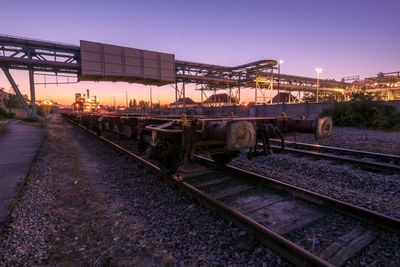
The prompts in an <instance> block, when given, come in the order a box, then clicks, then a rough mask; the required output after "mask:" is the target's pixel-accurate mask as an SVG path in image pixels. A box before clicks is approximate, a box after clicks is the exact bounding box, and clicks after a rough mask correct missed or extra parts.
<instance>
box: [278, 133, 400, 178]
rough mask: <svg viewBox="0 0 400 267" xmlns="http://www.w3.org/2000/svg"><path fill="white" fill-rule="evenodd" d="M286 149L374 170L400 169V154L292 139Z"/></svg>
mask: <svg viewBox="0 0 400 267" xmlns="http://www.w3.org/2000/svg"><path fill="white" fill-rule="evenodd" d="M270 141H271V144H272V145H271V147H272V149H276V150H277V149H279V146H277V145H273V144H278V143H279V144H280V141H279V140H274V139H272V140H270ZM285 151H286V152H288V153H295V154H300V155H306V156H312V157H318V158H323V159H328V160H334V161H341V162H346V163H350V164H356V165H359V166H362V167H365V168H367V169H372V170H377V169H378V170H384V171H387V172H388V171H389V172H399V171H400V156H398V155H390V154H383V153H376V152H369V151H361V150H354V149H346V148H340V147H331V146H323V145H317V144H307V143H301V142H290V141H285Z"/></svg>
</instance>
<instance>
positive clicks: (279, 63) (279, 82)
mask: <svg viewBox="0 0 400 267" xmlns="http://www.w3.org/2000/svg"><path fill="white" fill-rule="evenodd" d="M281 64H283V60H281V59H280V60H279V61H278V104H280V99H279V98H280V96H279V86H280V84H281V79H280V76H281ZM271 102H272V101H271Z"/></svg>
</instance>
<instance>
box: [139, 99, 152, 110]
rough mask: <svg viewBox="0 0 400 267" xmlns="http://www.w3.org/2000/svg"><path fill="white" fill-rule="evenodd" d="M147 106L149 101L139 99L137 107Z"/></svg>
mask: <svg viewBox="0 0 400 267" xmlns="http://www.w3.org/2000/svg"><path fill="white" fill-rule="evenodd" d="M148 107H150V104H149V102H147V101H144V100H140V101H139V108H148Z"/></svg>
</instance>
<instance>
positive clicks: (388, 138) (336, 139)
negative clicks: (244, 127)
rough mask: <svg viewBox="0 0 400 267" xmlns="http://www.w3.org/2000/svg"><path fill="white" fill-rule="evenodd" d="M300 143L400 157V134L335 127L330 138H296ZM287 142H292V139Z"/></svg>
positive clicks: (306, 136) (300, 136)
mask: <svg viewBox="0 0 400 267" xmlns="http://www.w3.org/2000/svg"><path fill="white" fill-rule="evenodd" d="M296 139H297V141H298V142H304V143H312V144H320V145H326V146H336V147H343V148H349V149H358V150H366V151H372V152H379V153H386V154H395V155H400V133H398V132H383V131H375V130H366V129H359V128H344V127H333V131H332V135H331V136H330V137H329V138H323V139H319V140H315V139H314V136H313V135H311V134H303V135H299V136H297V137H296ZM287 140H289V141H292V140H293V138H292V137H288V138H287Z"/></svg>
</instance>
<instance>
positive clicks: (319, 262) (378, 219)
mask: <svg viewBox="0 0 400 267" xmlns="http://www.w3.org/2000/svg"><path fill="white" fill-rule="evenodd" d="M67 120H68V121H71V120H69V119H67ZM71 122H73V123H74V124H76V125H78V126H79V127H81V128H82V129H84V130H87V131H89V132H90V133H92V134H93V135H95V136H97V137H98V138H100V139H101V140H102V141H104V142H105V143H107V144H110V145H111V146H113V147H115V148H117V149H118V150H120V151H122V152H124V153H126V154H127V155H129V156H132V157H133V158H135V159H137V160H139V161H140V162H141V163H143V164H144V165H145V166H148V167H150V168H151V169H153V170H155V171H156V172H157V173H160V171H161V170H160V168H159V167H157V166H156V165H154V164H152V163H151V162H148V161H147V160H145V159H143V158H142V157H140V156H138V155H136V154H134V153H132V152H131V151H129V150H127V149H125V148H123V147H121V146H120V145H118V144H116V143H114V142H113V141H111V140H109V139H107V138H104V137H102V136H98V135H97V134H96V133H95V132H93V131H91V130H89V129H87V128H86V127H84V126H82V125H79V124H78V123H76V122H74V121H71ZM197 159H198V160H199V161H200V162H203V163H205V164H213V163H214V162H213V161H212V160H211V159H208V158H205V157H202V156H197ZM222 169H223V170H224V171H226V172H228V173H231V174H233V175H234V176H235V177H240V178H245V179H247V180H249V181H251V182H255V183H258V184H262V185H264V186H268V187H270V188H273V189H276V190H279V191H285V192H288V193H289V194H290V195H292V196H295V197H300V198H302V199H305V200H307V201H309V202H311V203H315V204H317V205H319V206H323V207H327V208H328V209H331V210H333V211H336V212H338V213H341V214H344V215H346V216H349V217H352V218H355V219H358V220H361V221H363V222H366V223H368V224H372V225H374V226H376V227H379V228H382V229H385V230H389V231H391V232H395V233H399V232H400V220H399V219H396V218H393V217H390V216H387V215H383V214H380V213H377V212H374V211H371V210H368V209H366V208H362V207H358V206H355V205H352V204H349V203H346V202H343V201H340V200H337V199H334V198H331V197H327V196H324V195H321V194H318V193H315V192H312V191H309V190H306V189H303V188H300V187H297V186H294V185H290V184H287V183H284V182H281V181H278V180H275V179H272V178H269V177H265V176H262V175H259V174H255V173H252V172H250V171H246V170H243V169H240V168H237V167H233V166H225V167H222ZM163 178H164V179H166V181H167V182H168V183H170V184H172V185H174V186H176V187H178V188H180V189H182V190H183V191H184V192H185V193H186V194H188V195H189V196H191V197H192V198H194V199H196V200H197V201H198V202H200V203H201V204H203V205H204V206H206V207H207V208H209V209H210V210H213V211H216V212H218V213H219V214H221V216H223V217H224V218H226V219H228V220H231V221H233V222H234V223H236V224H237V225H238V226H239V227H241V228H243V229H245V230H246V231H248V232H249V233H250V234H253V235H254V236H257V237H258V239H259V240H260V241H261V242H262V243H263V244H265V245H266V246H268V247H270V248H271V249H273V250H274V251H276V252H277V253H278V254H280V255H282V256H283V257H285V258H287V259H288V260H289V261H291V262H292V263H294V264H296V265H298V266H332V265H331V264H330V263H329V262H327V261H325V260H323V259H321V258H320V257H318V256H316V255H314V254H312V253H310V252H308V251H307V250H305V249H303V248H302V247H300V246H298V245H296V244H295V243H292V242H291V241H289V240H287V239H285V238H284V237H282V236H280V235H279V234H277V233H275V232H273V231H271V230H270V229H269V228H267V227H265V226H263V225H261V224H259V223H257V222H256V221H254V220H252V219H250V218H249V217H248V216H246V215H243V214H242V213H239V212H238V211H236V210H234V209H232V208H231V207H229V206H228V205H226V204H224V203H222V202H220V201H218V200H216V199H214V198H212V197H210V196H209V195H207V194H205V193H204V192H202V191H200V190H198V189H196V188H195V187H193V186H192V185H190V184H188V183H186V182H184V181H180V180H179V179H178V178H177V177H174V176H163Z"/></svg>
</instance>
